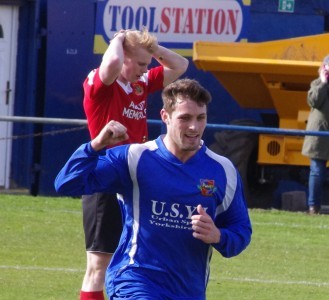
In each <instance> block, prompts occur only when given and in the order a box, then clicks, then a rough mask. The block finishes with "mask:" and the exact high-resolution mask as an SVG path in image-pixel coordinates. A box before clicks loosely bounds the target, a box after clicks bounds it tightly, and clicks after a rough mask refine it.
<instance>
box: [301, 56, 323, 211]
mask: <svg viewBox="0 0 329 300" xmlns="http://www.w3.org/2000/svg"><path fill="white" fill-rule="evenodd" d="M328 79H329V55H328V56H326V57H325V58H324V60H323V62H322V64H321V66H320V68H319V77H318V78H317V79H315V80H313V81H312V82H311V86H310V89H309V91H308V94H307V103H308V104H309V106H310V107H311V112H310V115H309V117H308V121H307V126H306V130H310V131H328V133H329V84H328V83H329V81H328ZM302 154H303V155H305V156H308V157H309V158H310V159H311V162H310V175H309V196H308V207H309V213H310V214H318V213H319V212H320V209H321V200H322V197H323V193H324V186H323V185H324V181H325V179H326V171H327V170H326V164H327V161H328V160H329V136H312V135H307V136H305V139H304V144H303V149H302Z"/></svg>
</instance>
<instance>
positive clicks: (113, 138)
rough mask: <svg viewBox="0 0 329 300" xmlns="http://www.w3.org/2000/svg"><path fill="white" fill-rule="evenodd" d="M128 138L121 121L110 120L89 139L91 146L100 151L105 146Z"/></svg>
mask: <svg viewBox="0 0 329 300" xmlns="http://www.w3.org/2000/svg"><path fill="white" fill-rule="evenodd" d="M128 138H129V137H128V134H127V128H126V127H125V126H124V125H122V124H121V123H119V122H117V121H113V120H112V121H110V122H109V123H107V124H106V125H105V127H104V128H103V129H102V130H101V132H100V133H99V134H98V136H97V137H95V138H94V139H93V140H92V141H91V147H92V148H93V149H94V150H95V151H100V150H102V149H104V148H106V147H109V146H114V145H115V144H118V143H119V142H122V141H125V140H127V139H128Z"/></svg>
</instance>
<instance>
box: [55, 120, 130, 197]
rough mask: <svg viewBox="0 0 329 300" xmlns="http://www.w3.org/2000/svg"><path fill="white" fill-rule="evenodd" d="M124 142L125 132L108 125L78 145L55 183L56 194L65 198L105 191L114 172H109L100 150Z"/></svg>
mask: <svg viewBox="0 0 329 300" xmlns="http://www.w3.org/2000/svg"><path fill="white" fill-rule="evenodd" d="M126 138H128V135H127V130H126V128H125V127H124V126H123V125H121V124H120V123H119V122H116V121H110V122H109V123H108V124H107V125H106V126H105V127H104V128H103V129H102V131H101V132H100V133H99V135H98V136H97V137H96V138H95V139H93V140H92V141H91V142H90V143H87V144H83V145H81V146H80V147H79V148H78V149H77V150H76V151H75V152H74V153H73V154H72V156H71V157H70V159H69V160H68V161H67V162H66V164H65V165H64V167H63V168H62V169H61V171H60V172H59V173H58V175H57V177H56V179H55V189H56V191H57V192H58V193H60V194H63V195H68V196H78V195H87V194H93V193H95V192H104V191H108V189H109V188H111V180H112V182H115V180H116V178H115V176H114V175H115V174H116V173H117V172H116V171H113V167H112V165H111V164H110V163H109V161H108V159H107V157H106V156H104V154H105V152H103V151H100V150H102V149H104V147H106V146H113V145H115V144H116V143H118V142H120V141H123V140H124V139H126ZM114 186H118V184H117V183H116V184H114Z"/></svg>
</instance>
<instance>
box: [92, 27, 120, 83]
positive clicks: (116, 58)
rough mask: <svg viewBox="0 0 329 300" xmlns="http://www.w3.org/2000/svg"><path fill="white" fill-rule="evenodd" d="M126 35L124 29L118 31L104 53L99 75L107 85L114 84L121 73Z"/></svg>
mask: <svg viewBox="0 0 329 300" xmlns="http://www.w3.org/2000/svg"><path fill="white" fill-rule="evenodd" d="M125 36H126V33H125V31H124V30H121V31H119V32H118V33H116V34H115V35H114V38H113V39H112V40H111V42H110V44H109V46H108V47H107V49H106V51H105V53H104V55H103V59H102V62H101V65H100V67H99V77H100V79H101V81H102V82H103V83H104V84H105V85H110V84H112V83H113V82H114V81H115V80H116V79H117V78H118V76H119V75H120V72H121V69H122V65H123V60H124V51H123V42H124V40H125Z"/></svg>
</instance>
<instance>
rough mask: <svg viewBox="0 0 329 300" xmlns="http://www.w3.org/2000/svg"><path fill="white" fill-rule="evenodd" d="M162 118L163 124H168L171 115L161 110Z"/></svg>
mask: <svg viewBox="0 0 329 300" xmlns="http://www.w3.org/2000/svg"><path fill="white" fill-rule="evenodd" d="M160 116H161V120H162V122H163V123H166V124H168V119H169V115H168V113H167V111H166V110H165V109H161V111H160Z"/></svg>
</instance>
